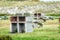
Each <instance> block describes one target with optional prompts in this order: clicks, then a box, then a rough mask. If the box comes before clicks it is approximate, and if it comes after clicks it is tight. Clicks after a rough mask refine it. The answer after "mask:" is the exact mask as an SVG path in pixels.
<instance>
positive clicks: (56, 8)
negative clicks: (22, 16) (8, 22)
mask: <svg viewBox="0 0 60 40" xmlns="http://www.w3.org/2000/svg"><path fill="white" fill-rule="evenodd" d="M15 7H18V10H17V11H19V10H25V9H27V10H35V12H43V13H59V12H60V2H32V1H5V2H4V1H0V13H8V12H7V10H9V9H13V10H14V9H15ZM15 11H16V10H15ZM15 11H14V12H15ZM25 11H26V10H25Z"/></svg>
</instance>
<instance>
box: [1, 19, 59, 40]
mask: <svg viewBox="0 0 60 40" xmlns="http://www.w3.org/2000/svg"><path fill="white" fill-rule="evenodd" d="M9 28H10V21H9V20H0V35H9V36H10V37H12V39H13V40H60V34H59V33H58V20H57V19H55V20H47V22H45V23H44V28H43V27H41V28H36V29H34V31H33V32H32V33H10V30H9Z"/></svg>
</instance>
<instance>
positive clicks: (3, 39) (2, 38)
mask: <svg viewBox="0 0 60 40" xmlns="http://www.w3.org/2000/svg"><path fill="white" fill-rule="evenodd" d="M0 40H12V38H11V37H10V36H6V35H3V36H0Z"/></svg>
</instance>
